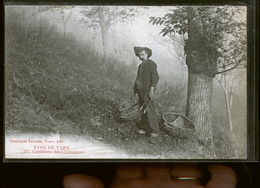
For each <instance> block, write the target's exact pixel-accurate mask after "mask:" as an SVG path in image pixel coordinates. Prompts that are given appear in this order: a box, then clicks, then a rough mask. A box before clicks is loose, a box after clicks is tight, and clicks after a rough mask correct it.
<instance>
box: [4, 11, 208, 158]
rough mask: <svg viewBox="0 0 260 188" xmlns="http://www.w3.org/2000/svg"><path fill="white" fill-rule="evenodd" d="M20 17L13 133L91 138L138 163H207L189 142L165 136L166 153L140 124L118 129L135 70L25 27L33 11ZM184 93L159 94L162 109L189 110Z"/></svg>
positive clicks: (13, 35)
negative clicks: (139, 131) (139, 157)
mask: <svg viewBox="0 0 260 188" xmlns="http://www.w3.org/2000/svg"><path fill="white" fill-rule="evenodd" d="M19 10H20V11H18V10H11V9H10V10H8V11H7V14H6V20H8V22H6V27H5V29H6V30H5V31H6V32H5V35H6V36H5V38H6V41H5V45H6V46H5V47H6V51H5V53H6V54H5V56H6V60H5V85H6V88H5V89H6V90H5V112H6V114H5V118H6V119H5V120H6V121H5V122H6V127H5V128H6V130H7V132H10V133H14V132H17V131H20V132H26V131H27V132H30V133H34V132H36V133H37V132H40V133H59V134H62V133H64V134H74V135H83V136H89V137H94V138H95V139H98V140H100V141H103V142H104V143H108V144H111V145H113V146H116V147H117V148H120V149H122V150H123V151H125V152H128V153H130V154H132V155H133V154H140V153H141V154H144V155H157V156H159V157H169V158H171V157H176V158H190V157H192V158H201V157H207V156H205V154H206V155H208V154H207V150H206V149H205V148H201V147H200V146H198V145H197V143H195V142H194V138H190V139H185V140H182V139H180V138H173V137H171V136H170V135H168V134H167V133H166V134H165V133H163V136H162V139H163V141H162V143H161V145H160V147H155V146H151V145H149V142H148V139H147V138H145V137H139V136H137V135H136V134H135V133H134V130H135V125H134V124H125V123H122V122H120V121H119V119H118V117H117V109H118V106H119V104H121V102H122V101H124V100H126V99H128V98H129V97H130V95H131V94H132V84H133V81H134V80H133V79H134V78H135V73H136V72H135V71H136V67H135V69H133V67H131V66H128V65H125V64H123V63H121V62H119V61H118V60H115V59H114V58H111V59H106V61H107V63H106V64H103V63H101V59H102V58H101V57H100V55H99V54H97V53H96V51H95V50H93V49H92V48H91V47H90V46H88V45H87V44H84V43H80V42H78V41H77V40H76V39H75V38H74V37H73V35H71V34H65V35H64V34H63V32H61V31H59V30H58V29H57V28H56V27H55V26H51V25H50V24H49V23H48V22H47V21H46V20H43V19H36V20H35V19H34V18H31V19H30V18H26V19H24V15H26V14H27V13H26V11H24V10H22V9H19ZM133 70H134V71H133ZM185 90H186V88H184V87H183V86H179V85H176V86H174V87H172V86H169V85H167V84H165V85H164V86H162V87H161V88H158V93H159V96H158V103H160V104H161V105H162V106H163V107H168V109H169V107H170V106H171V105H170V104H171V102H173V103H174V104H175V105H176V108H178V109H179V110H183V106H184V104H183V103H184V98H185V97H184V96H185V95H184V92H185ZM177 94H179V95H177ZM170 98H171V100H172V101H170ZM167 105H168V106H167ZM159 107H160V106H158V108H159ZM159 110H162V109H159ZM187 151H190V152H187Z"/></svg>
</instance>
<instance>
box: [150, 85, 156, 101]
mask: <svg viewBox="0 0 260 188" xmlns="http://www.w3.org/2000/svg"><path fill="white" fill-rule="evenodd" d="M149 97H150V99H151V100H153V99H154V97H155V94H154V88H153V87H151V89H150V92H149Z"/></svg>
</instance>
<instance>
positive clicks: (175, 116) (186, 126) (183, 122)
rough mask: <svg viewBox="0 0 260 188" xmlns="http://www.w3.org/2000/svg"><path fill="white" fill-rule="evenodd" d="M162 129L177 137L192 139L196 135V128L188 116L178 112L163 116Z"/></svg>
mask: <svg viewBox="0 0 260 188" xmlns="http://www.w3.org/2000/svg"><path fill="white" fill-rule="evenodd" d="M162 121H163V122H162V124H161V125H162V128H163V129H164V130H165V131H166V133H169V134H171V135H173V136H175V137H182V138H186V137H190V136H192V135H193V134H194V131H195V126H194V124H193V123H192V121H191V120H190V119H188V118H187V117H186V116H184V115H182V114H179V113H176V112H166V113H163V115H162Z"/></svg>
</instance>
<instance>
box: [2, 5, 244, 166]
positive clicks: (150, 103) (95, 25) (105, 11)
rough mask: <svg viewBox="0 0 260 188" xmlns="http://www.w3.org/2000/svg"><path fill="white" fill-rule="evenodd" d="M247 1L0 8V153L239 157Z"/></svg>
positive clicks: (69, 156)
mask: <svg viewBox="0 0 260 188" xmlns="http://www.w3.org/2000/svg"><path fill="white" fill-rule="evenodd" d="M247 40H248V36H247V7H246V6H196V7H195V6H186V7H185V6H71V5H70V6H35V5H34V6H21V5H19V6H15V5H6V6H5V114H4V115H5V126H4V130H5V140H4V143H5V145H4V154H5V156H4V157H5V160H12V159H16V160H23V159H29V160H34V159H43V160H48V159H73V160H74V159H83V160H99V159H105V160H126V159H131V160H144V159H145V160H146V159H148V160H150V159H151V160H223V161H225V160H229V161H230V160H247V158H248V156H247V153H248V145H247V144H248V143H247V140H248V136H247V135H248V131H247V130H248V125H247V118H248V117H247Z"/></svg>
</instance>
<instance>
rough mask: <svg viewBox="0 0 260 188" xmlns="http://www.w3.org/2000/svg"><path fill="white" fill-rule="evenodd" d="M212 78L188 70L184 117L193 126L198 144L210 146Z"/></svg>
mask: <svg viewBox="0 0 260 188" xmlns="http://www.w3.org/2000/svg"><path fill="white" fill-rule="evenodd" d="M212 82H213V78H212V77H209V76H207V75H206V74H204V73H194V72H192V71H190V70H189V77H188V96H187V109H186V110H187V111H186V116H187V117H189V118H190V119H191V120H192V122H193V123H194V124H195V129H196V132H197V133H198V137H199V142H200V143H202V144H205V145H207V146H209V145H211V144H212V141H213V139H212V125H211V117H212V115H211V102H212V101H211V100H212Z"/></svg>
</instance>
